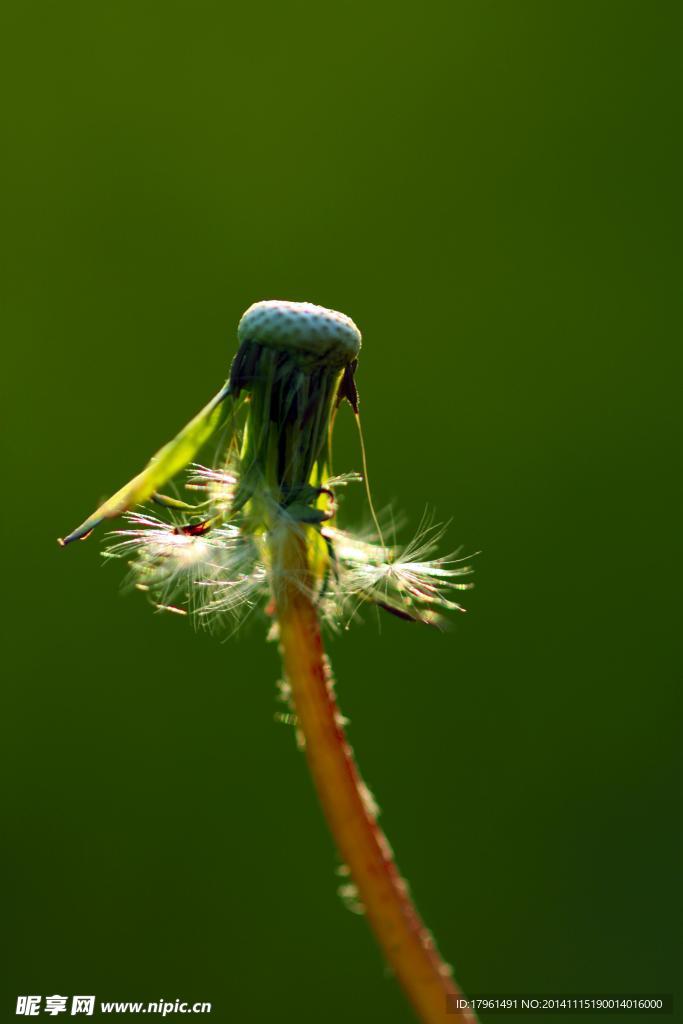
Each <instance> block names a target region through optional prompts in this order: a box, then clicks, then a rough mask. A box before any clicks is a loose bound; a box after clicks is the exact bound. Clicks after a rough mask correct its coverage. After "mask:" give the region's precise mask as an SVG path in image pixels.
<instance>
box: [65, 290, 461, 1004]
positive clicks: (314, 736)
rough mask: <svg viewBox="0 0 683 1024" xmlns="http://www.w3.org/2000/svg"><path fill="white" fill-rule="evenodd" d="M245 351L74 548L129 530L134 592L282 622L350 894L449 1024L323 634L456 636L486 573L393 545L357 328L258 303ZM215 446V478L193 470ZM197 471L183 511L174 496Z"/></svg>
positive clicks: (407, 976)
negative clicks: (465, 596) (355, 624)
mask: <svg viewBox="0 0 683 1024" xmlns="http://www.w3.org/2000/svg"><path fill="white" fill-rule="evenodd" d="M238 341H239V346H238V350H237V353H236V355H235V358H234V360H233V363H232V367H231V370H230V376H229V378H228V380H227V382H226V384H225V385H224V387H223V388H222V389H221V390H220V391H219V392H218V394H217V395H216V396H215V397H214V398H213V399H212V400H211V401H210V402H209V403H208V405H207V406H205V408H204V409H203V410H202V411H201V412H200V413H199V414H198V415H197V416H196V417H195V418H194V419H193V420H192V421H191V422H190V423H189V424H188V425H187V426H186V427H185V428H183V430H181V431H180V433H179V434H178V435H177V436H176V438H174V439H173V440H172V441H170V442H169V443H168V444H166V445H165V446H164V447H163V448H162V449H161V450H160V451H159V452H158V453H157V454H156V455H155V456H154V457H153V458H152V459H151V460H150V462H149V463H148V464H147V466H146V467H145V469H143V470H142V472H141V473H139V474H138V475H137V476H136V477H135V478H134V479H133V480H131V481H130V483H128V484H127V485H126V486H125V487H123V488H121V490H119V491H117V492H116V494H114V496H113V497H112V498H110V499H109V500H108V501H106V502H105V503H104V504H103V505H102V506H100V508H98V509H97V510H96V511H95V512H94V513H93V514H92V515H91V516H89V517H88V518H87V519H86V520H85V522H83V523H82V524H81V526H79V527H78V528H77V529H76V530H74V531H73V532H72V533H70V534H69V535H68V536H67V537H65V538H64V539H63V540H61V541H60V543H61V544H62V545H64V546H66V545H68V544H70V543H71V542H72V541H75V540H82V539H84V538H85V537H87V536H89V534H90V533H91V532H92V531H93V529H94V528H95V527H96V526H98V525H99V524H100V523H102V522H103V521H104V520H108V519H114V518H116V517H120V516H123V517H124V522H123V525H122V526H121V527H120V528H118V529H116V530H114V531H113V533H112V534H111V535H110V540H109V543H108V545H107V548H106V550H105V555H106V557H107V558H109V559H123V560H124V561H125V562H126V563H128V566H129V570H130V572H129V578H130V580H131V582H132V584H133V585H134V587H136V588H137V589H138V590H141V591H143V592H144V593H145V594H146V595H147V596H148V598H149V599H150V601H151V602H152V604H153V605H154V606H155V607H156V608H157V609H159V610H168V611H171V612H176V613H181V614H187V615H189V616H190V617H191V618H192V620H193V621H194V622H195V623H196V624H197V625H199V626H206V627H208V628H211V629H218V630H223V629H235V628H237V627H238V626H239V625H240V624H241V622H243V620H244V619H245V618H246V617H247V616H248V615H250V614H251V613H252V612H254V611H256V610H258V609H262V610H263V612H264V613H265V614H266V616H268V617H269V619H270V622H271V629H270V634H271V636H273V637H275V638H277V639H278V641H279V645H280V651H281V655H282V660H283V664H284V670H285V677H286V679H285V683H284V684H283V686H282V688H281V690H282V697H283V699H284V700H285V701H286V702H287V703H288V704H289V705H290V712H291V715H290V714H283V715H281V716H280V717H281V718H283V719H285V720H293V721H294V722H295V723H296V726H297V735H298V736H299V738H300V741H301V744H302V746H303V747H304V749H305V751H306V756H307V758H308V762H309V765H310V769H311V772H312V775H313V778H314V781H315V784H316V787H317V790H318V795H319V797H320V801H321V804H322V806H323V810H324V812H325V815H326V817H327V820H328V823H329V826H330V828H331V831H332V833H333V835H334V838H335V840H336V843H337V846H338V849H339V852H340V854H341V857H342V861H343V865H344V867H343V874H344V879H345V880H344V883H343V885H342V887H341V889H340V892H341V894H342V896H343V898H344V900H345V902H346V903H347V905H349V906H350V907H352V909H354V910H355V911H357V912H363V913H364V914H365V915H366V916H367V918H368V920H369V922H370V924H371V926H372V928H373V930H374V932H375V934H376V937H377V939H378V941H379V943H380V945H381V947H382V949H383V951H384V954H385V956H386V958H387V961H388V963H389V965H390V966H391V967H392V969H393V971H394V973H395V975H396V977H397V978H398V980H399V982H400V983H401V984H402V986H403V988H404V990H405V992H406V994H407V996H408V997H409V999H410V1000H411V1002H412V1004H413V1007H414V1009H415V1010H416V1012H417V1014H418V1017H419V1018H420V1019H421V1020H422V1021H424V1022H429V1024H432V1022H435V1021H446V1020H448V1019H450V1016H449V1015H448V1013H447V1011H448V1004H449V1001H450V1000H454V999H456V998H457V997H458V996H459V995H460V993H459V991H458V989H457V987H456V985H455V983H454V981H453V980H452V977H451V972H450V968H448V966H447V965H446V964H445V963H444V962H443V961H442V959H441V958H440V956H439V954H438V952H437V950H436V947H435V945H434V942H433V940H432V938H431V936H430V934H429V932H428V931H427V930H426V928H425V927H424V925H423V923H422V921H421V920H420V918H419V916H418V914H417V911H416V909H415V907H414V905H413V903H412V901H411V898H410V895H409V892H408V887H407V885H406V883H405V882H404V880H403V879H402V878H401V876H400V874H399V872H398V869H397V867H396V864H395V861H394V857H393V853H392V851H391V848H390V846H389V843H388V842H387V840H386V838H385V836H384V834H383V832H382V831H381V829H380V828H379V826H378V824H377V815H378V810H377V807H376V804H375V802H374V799H373V798H372V796H371V794H370V792H369V790H368V789H367V787H366V786H365V784H364V783H363V781H362V779H361V778H360V775H359V773H358V769H357V767H356V764H355V760H354V757H353V754H352V751H351V748H350V747H349V745H348V743H347V742H346V738H345V733H344V724H345V723H344V719H343V718H342V716H341V714H340V712H339V710H338V707H337V704H336V699H335V695H334V686H333V679H332V675H331V671H330V668H329V664H328V662H327V659H326V657H325V654H324V649H323V643H322V635H321V624H322V623H326V624H328V625H329V626H331V627H332V628H333V629H337V628H340V627H342V628H345V627H346V626H348V625H349V623H350V622H351V621H352V620H353V619H355V618H356V617H357V616H358V615H359V613H360V611H361V610H362V608H363V607H364V606H367V605H374V606H377V607H379V608H380V609H383V610H384V611H387V612H389V613H391V614H393V615H396V616H398V617H399V618H402V619H406V620H409V621H412V622H420V623H425V624H428V625H436V626H440V625H442V624H443V622H444V619H443V613H444V612H446V611H461V610H462V608H461V606H460V604H459V603H458V601H457V600H455V597H456V596H457V594H458V592H459V591H461V590H464V589H466V588H467V587H468V586H470V584H469V583H467V582H465V581H463V577H466V576H467V575H468V574H469V572H470V568H469V566H468V565H467V564H466V562H464V561H463V560H462V559H461V558H460V557H459V556H458V553H457V552H455V553H454V554H451V555H446V556H441V557H439V556H438V555H437V549H438V546H439V543H440V542H441V540H442V537H443V532H444V531H443V528H442V527H440V526H438V525H436V524H434V523H431V522H426V523H423V524H422V525H421V528H420V529H419V530H418V532H417V534H416V536H415V538H414V540H413V541H412V542H411V543H409V544H408V545H407V546H405V547H403V548H401V547H399V546H396V545H394V544H392V545H388V544H386V543H385V540H384V537H383V533H382V530H381V528H380V526H379V522H378V518H377V516H376V514H375V511H374V508H373V505H372V499H371V497H370V491H369V488H368V487H367V469H366V466H365V451H364V447H363V442H362V434H361V433H360V420H359V410H358V392H357V388H356V381H355V375H356V368H357V362H358V355H359V352H360V347H361V335H360V332H359V331H358V328H357V327H356V325H355V324H354V323H353V321H352V320H351V319H350V318H349V317H347V316H344V314H342V313H338V312H335V311H334V310H329V309H325V308H323V307H321V306H315V305H313V304H311V303H303V302H284V301H278V300H272V301H266V302H258V303H256V304H254V305H253V306H251V307H250V308H249V309H248V310H247V311H246V313H245V314H244V315H243V317H242V319H241V320H240V323H239V327H238ZM343 403H346V404H347V405H349V406H350V407H351V409H352V411H353V413H354V415H355V418H356V421H357V423H358V427H359V437H360V441H361V453H362V463H363V470H364V474H363V477H360V476H359V475H358V474H356V473H350V474H346V475H342V476H334V475H332V470H331V455H332V431H333V426H334V422H335V418H336V415H337V412H338V410H339V408H340V406H341V405H342V404H343ZM219 431H220V434H219ZM217 434H219V436H220V437H221V438H222V439H223V440H222V443H221V444H220V446H219V453H218V457H217V459H216V461H215V463H214V464H213V465H211V466H209V467H207V466H203V465H201V464H198V463H195V462H194V461H193V460H194V459H195V457H196V456H197V453H198V452H199V450H200V448H202V446H203V445H205V443H206V442H207V441H208V440H209V439H210V438H211V437H212V435H217ZM181 473H184V474H185V477H184V482H183V491H184V492H185V496H183V497H177V496H172V495H168V494H164V493H162V491H161V488H164V487H166V485H167V484H168V483H169V481H171V480H174V479H176V478H177V477H178V475H179V474H181ZM362 479H363V480H364V481H365V484H366V490H367V496H368V502H369V507H370V513H371V517H372V520H373V524H374V525H373V530H372V533H371V534H370V535H367V534H366V535H361V534H357V533H352V532H349V531H347V530H345V529H342V528H341V527H340V526H339V525H338V523H337V518H338V506H339V502H340V497H341V492H342V491H343V489H344V488H345V487H346V486H347V485H349V484H352V483H356V482H359V481H361V480H362ZM181 493H183V492H181ZM186 498H187V499H188V500H186ZM461 1012H462V1011H461ZM463 1016H464V1017H465V1018H466V1019H469V1020H473V1019H474V1018H473V1017H471V1016H470V1015H469V1013H467V1012H465V1013H463Z"/></svg>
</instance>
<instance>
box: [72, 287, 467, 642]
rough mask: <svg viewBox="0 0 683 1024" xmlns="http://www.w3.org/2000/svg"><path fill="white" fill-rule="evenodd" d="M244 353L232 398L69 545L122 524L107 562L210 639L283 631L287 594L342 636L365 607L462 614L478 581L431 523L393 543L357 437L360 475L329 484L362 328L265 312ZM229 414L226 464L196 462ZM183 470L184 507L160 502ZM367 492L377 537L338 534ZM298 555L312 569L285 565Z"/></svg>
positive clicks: (322, 317)
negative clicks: (120, 563) (353, 500)
mask: <svg viewBox="0 0 683 1024" xmlns="http://www.w3.org/2000/svg"><path fill="white" fill-rule="evenodd" d="M238 339H239V342H240V345H239V349H238V351H237V354H236V356H235V358H234V360H233V364H232V367H231V371H230V378H229V381H228V384H227V385H226V386H225V387H224V388H223V389H222V390H221V391H220V392H219V393H218V395H217V396H216V397H215V399H213V400H212V401H211V402H210V403H209V404H208V405H207V406H206V407H205V409H204V410H202V412H201V413H200V414H199V415H198V416H197V417H195V419H194V420H192V421H191V422H190V423H189V424H188V425H187V427H185V428H184V429H183V430H182V431H181V432H180V434H179V435H178V437H177V438H176V439H175V440H174V441H172V442H169V444H167V445H166V446H164V448H162V449H161V450H160V451H159V452H158V453H157V455H156V456H155V457H154V459H152V460H151V462H150V463H149V464H148V467H147V468H146V469H145V470H143V472H142V473H141V474H139V475H138V477H136V478H134V480H133V481H131V482H130V483H129V484H128V485H126V487H124V488H122V489H121V490H120V491H118V492H117V493H116V494H115V495H114V496H113V497H112V498H111V499H109V501H107V502H105V503H104V505H102V506H101V507H100V509H98V510H97V511H96V512H95V513H94V514H93V515H92V516H91V517H89V519H88V520H86V521H85V522H84V523H83V524H82V525H81V527H79V528H78V529H77V530H75V531H74V532H73V533H72V534H70V535H68V537H67V538H66V539H65V543H67V542H68V543H70V542H71V540H74V539H77V538H79V537H82V536H84V535H86V534H87V533H88V532H89V531H90V530H91V529H92V527H93V525H96V524H97V523H99V522H101V521H102V519H107V518H112V517H113V516H114V515H119V514H121V513H123V514H124V523H123V526H122V528H120V529H118V530H116V531H114V533H113V534H112V535H110V541H109V545H108V548H107V550H106V551H105V554H106V556H107V557H108V558H111V559H115V558H119V559H123V560H124V561H126V562H127V563H128V565H129V568H130V574H129V579H130V581H131V582H132V584H133V585H134V586H135V588H136V589H137V590H139V591H141V592H142V593H144V594H146V595H147V597H148V598H149V600H150V601H151V602H152V604H153V605H154V606H155V607H157V608H163V609H166V610H173V611H174V612H184V611H186V612H188V613H189V614H191V616H192V617H193V619H194V620H195V621H197V622H198V623H200V624H202V625H205V626H208V627H209V628H222V627H223V625H224V624H225V623H226V622H231V623H232V624H233V625H234V626H236V625H239V624H241V623H242V622H244V621H245V619H246V618H248V617H249V616H250V615H251V614H252V613H254V612H257V611H258V610H262V611H263V612H264V613H265V614H266V615H267V616H272V613H273V611H274V609H275V607H276V606H277V604H278V601H279V600H280V599H281V598H282V595H283V594H285V593H290V594H292V593H296V592H297V591H299V592H300V593H302V594H304V595H305V596H306V598H307V599H309V600H310V601H311V602H312V603H314V604H315V605H316V606H317V607H318V608H319V610H320V612H321V615H322V617H323V619H324V620H325V621H326V622H327V623H328V624H329V625H330V626H331V628H333V629H339V628H342V627H344V628H345V627H347V626H348V624H349V623H350V622H351V621H353V620H354V619H356V618H357V617H359V614H360V611H361V609H362V608H363V607H364V606H366V605H376V606H378V607H379V608H381V609H383V610H385V611H387V612H390V613H392V614H394V615H397V616H398V617H399V618H404V619H408V620H411V621H419V622H423V623H428V624H430V625H438V624H439V623H440V621H441V618H440V616H441V613H442V612H444V611H453V610H456V611H458V610H462V607H461V605H460V604H459V602H458V601H457V600H456V596H457V593H458V592H459V591H461V590H465V589H467V588H468V587H469V586H471V584H470V583H469V582H466V581H464V580H463V577H466V576H467V575H468V574H469V573H470V571H471V570H470V567H469V566H468V565H467V564H466V563H465V561H464V560H463V559H461V558H460V557H459V556H458V552H455V553H454V554H452V555H448V556H443V555H439V554H438V548H439V547H440V545H441V542H442V539H443V534H444V529H445V528H444V527H442V526H439V525H436V524H435V523H434V522H433V521H432V520H430V519H424V520H423V522H422V523H421V524H420V526H419V528H418V530H417V532H416V534H415V536H414V537H413V539H412V540H411V541H410V542H409V543H408V544H407V545H405V546H401V545H399V544H398V543H396V541H395V534H396V525H397V524H396V519H395V518H394V517H393V515H392V516H391V518H390V519H389V517H388V516H384V517H382V516H380V517H378V516H377V515H376V513H375V509H374V505H373V502H372V497H371V494H370V490H369V486H368V483H367V466H366V459H365V449H364V446H363V441H362V434H360V433H359V441H360V456H361V465H362V468H363V476H360V475H359V474H358V473H354V472H351V473H343V474H341V475H333V474H332V472H331V469H330V466H331V436H332V427H333V424H334V421H335V415H336V412H337V410H338V408H339V406H340V404H341V403H342V402H343V401H344V400H347V401H348V403H349V404H350V405H351V407H352V409H353V411H354V413H355V415H356V420H357V421H358V422H359V420H358V395H357V391H356V386H355V379H354V374H355V369H356V362H357V359H356V357H357V355H358V352H359V350H360V345H361V335H360V332H359V330H358V328H357V327H356V325H355V324H354V323H353V321H352V320H351V319H350V318H349V317H347V316H345V315H344V314H342V313H339V312H337V311H335V310H330V309H325V308H324V307H322V306H316V305H314V304H312V303H306V302H285V301H281V300H268V301H265V302H257V303H255V304H254V305H253V306H251V307H250V308H249V309H248V310H247V311H246V312H245V314H244V316H243V317H242V319H241V321H240V324H239V327H238ZM226 408H227V409H228V410H229V420H228V422H227V423H225V424H224V433H223V435H222V437H223V443H222V445H221V447H220V450H219V451H218V452H217V457H216V460H215V461H214V462H211V463H209V464H208V465H203V464H201V463H198V462H192V461H191V459H192V458H194V455H195V452H196V451H198V450H199V447H200V445H201V444H202V443H204V441H205V440H206V438H207V437H208V436H209V435H210V434H211V432H212V431H213V430H214V429H216V426H217V424H218V423H219V421H220V420H221V418H222V417H224V413H225V409H226ZM185 467H187V469H186V471H185V472H186V475H185V478H184V489H185V490H186V491H187V492H188V494H187V497H188V500H184V499H181V498H180V497H168V496H166V495H164V494H162V493H159V491H158V489H157V488H159V487H160V486H164V485H165V484H166V483H167V481H169V480H173V479H177V478H178V474H179V473H180V472H181V471H182V470H183V469H184V468H185ZM361 480H362V481H363V482H364V483H365V486H366V494H367V501H368V507H369V512H370V515H371V517H372V521H373V526H372V528H370V529H365V530H359V531H356V532H352V531H350V530H348V529H342V528H341V527H340V526H339V525H338V524H337V518H338V513H339V508H338V496H339V492H341V491H342V490H343V489H344V488H345V487H346V486H347V485H348V484H350V483H354V482H359V481H361ZM136 500H137V501H138V502H139V503H138V504H137V505H135V501H136ZM149 501H152V502H153V503H154V506H153V509H154V510H152V509H151V508H150V507H148V506H147V505H146V504H145V503H146V502H149ZM131 505H132V506H133V507H131ZM159 507H161V508H162V509H164V512H163V513H162V512H159V511H158V509H159ZM380 518H381V519H383V520H384V522H385V523H386V529H385V527H384V526H383V525H380ZM385 534H386V536H387V537H390V538H391V540H392V543H391V544H387V543H385V540H384V535H385ZM302 547H303V548H305V549H306V552H307V557H306V558H305V559H301V558H300V557H287V554H288V552H289V553H290V554H291V550H290V549H292V550H294V549H296V548H302ZM275 633H276V630H275V627H274V626H273V627H271V630H270V635H275Z"/></svg>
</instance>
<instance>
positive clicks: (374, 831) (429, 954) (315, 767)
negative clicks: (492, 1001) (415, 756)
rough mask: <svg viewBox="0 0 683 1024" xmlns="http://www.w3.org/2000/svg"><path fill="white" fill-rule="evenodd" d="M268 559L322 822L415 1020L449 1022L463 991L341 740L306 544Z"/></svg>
mask: <svg viewBox="0 0 683 1024" xmlns="http://www.w3.org/2000/svg"><path fill="white" fill-rule="evenodd" d="M273 557H274V561H276V560H277V561H279V563H280V564H279V565H277V566H275V567H274V568H275V569H276V572H275V575H276V577H278V578H279V579H280V581H281V584H280V587H279V590H278V593H277V594H276V603H277V614H278V619H279V627H280V650H281V654H282V658H283V662H284V667H285V673H286V676H287V681H288V683H289V686H290V689H291V697H292V701H293V705H294V710H295V713H296V716H297V723H298V727H299V729H300V732H301V735H302V737H303V740H304V742H305V750H306V757H307V759H308V764H309V767H310V770H311V774H312V776H313V779H314V782H315V786H316V789H317V792H318V796H319V799H320V802H321V804H322V808H323V811H324V813H325V816H326V818H327V822H328V825H329V827H330V830H331V832H332V835H333V837H334V840H335V842H336V844H337V847H338V849H339V853H340V854H341V857H342V858H343V860H344V863H345V864H346V865H347V866H348V868H349V870H350V874H351V879H352V881H353V882H354V884H355V886H356V888H357V890H358V896H359V899H360V901H361V902H362V904H363V906H364V908H365V913H366V915H367V918H368V920H369V922H370V925H371V927H372V929H373V931H374V933H375V936H376V938H377V940H378V942H379V944H380V946H381V948H382V950H383V952H384V955H385V957H386V959H387V961H388V963H389V965H390V967H391V968H392V970H393V971H394V973H395V975H396V977H397V979H398V981H399V982H400V984H401V985H402V987H403V989H404V991H405V993H406V995H407V996H408V999H409V1000H410V1001H411V1003H412V1005H413V1007H414V1009H415V1011H416V1013H417V1016H418V1018H419V1019H420V1020H421V1021H423V1022H424V1024H436V1022H437V1021H440V1022H443V1024H446V1022H448V1021H452V1020H453V1019H454V1016H453V1012H454V1009H455V1007H454V1006H453V1005H452V1000H454V999H456V998H457V997H459V996H460V994H461V993H460V991H459V990H458V988H457V986H456V985H455V983H454V982H453V979H452V977H451V972H450V968H449V967H448V966H447V964H445V963H444V962H443V960H442V959H441V958H440V956H439V953H438V951H437V949H436V947H435V945H434V942H433V940H432V938H431V936H430V934H429V932H428V931H427V929H426V928H425V926H424V924H423V923H422V920H421V919H420V916H419V914H418V912H417V910H416V908H415V907H414V905H413V903H412V901H411V899H410V895H409V893H408V890H407V887H406V884H405V882H404V881H403V879H402V878H401V876H400V874H399V872H398V869H397V867H396V863H395V861H394V859H393V855H392V852H391V848H390V847H389V844H388V843H387V840H386V839H385V837H384V834H383V832H382V830H381V828H380V827H379V825H378V823H377V819H376V815H375V812H374V810H373V808H372V806H371V801H369V800H368V798H367V790H366V789H365V787H364V785H363V782H362V779H361V777H360V774H359V771H358V768H357V766H356V763H355V760H354V756H353V752H352V750H351V748H350V746H349V744H348V743H347V741H346V737H345V734H344V729H343V725H342V721H343V720H342V718H341V716H340V714H339V710H338V707H337V703H336V700H335V697H334V692H333V683H332V678H331V674H330V672H329V669H328V665H327V660H326V658H325V653H324V649H323V643H322V638H321V634H320V625H319V621H318V614H317V610H316V608H315V605H314V603H313V600H312V599H311V597H310V596H309V594H308V591H307V587H306V586H305V585H304V583H305V581H306V580H307V578H308V575H309V568H308V564H307V554H306V547H305V544H304V543H303V542H302V541H301V538H290V541H289V543H284V544H282V545H281V546H279V547H278V549H277V550H275V551H273ZM449 1003H451V1008H450V1012H448V1009H447V1008H448V1005H449ZM459 1016H460V1017H461V1019H462V1020H463V1021H464V1022H465V1024H476V1018H475V1017H474V1015H473V1014H471V1013H470V1012H469V1011H461V1012H460V1014H459Z"/></svg>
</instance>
